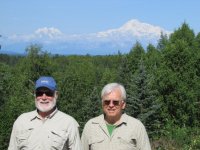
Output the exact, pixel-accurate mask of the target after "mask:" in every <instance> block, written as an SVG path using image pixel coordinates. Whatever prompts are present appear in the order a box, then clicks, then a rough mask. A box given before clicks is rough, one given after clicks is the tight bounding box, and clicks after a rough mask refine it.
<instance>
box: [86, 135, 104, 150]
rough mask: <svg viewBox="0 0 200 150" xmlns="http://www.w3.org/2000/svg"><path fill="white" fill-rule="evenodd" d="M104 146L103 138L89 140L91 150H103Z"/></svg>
mask: <svg viewBox="0 0 200 150" xmlns="http://www.w3.org/2000/svg"><path fill="white" fill-rule="evenodd" d="M103 144H104V138H103V137H102V138H101V137H92V138H91V139H89V150H102V149H103Z"/></svg>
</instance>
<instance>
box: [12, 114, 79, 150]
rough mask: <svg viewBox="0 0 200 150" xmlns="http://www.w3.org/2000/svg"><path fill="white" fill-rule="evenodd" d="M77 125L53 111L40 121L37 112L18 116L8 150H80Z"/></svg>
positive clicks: (73, 120)
mask: <svg viewBox="0 0 200 150" xmlns="http://www.w3.org/2000/svg"><path fill="white" fill-rule="evenodd" d="M78 128H79V125H78V123H77V122H76V120H75V119H74V118H72V117H71V116H69V115H67V114H65V113H63V112H61V111H58V110H55V111H54V112H53V113H52V114H50V115H49V116H48V117H46V118H45V120H44V119H42V118H41V117H40V116H39V115H38V113H37V111H36V110H35V111H32V112H28V113H24V114H22V115H20V116H19V117H18V118H17V120H16V121H15V123H14V125H13V130H12V134H11V138H10V144H9V148H8V150H81V143H80V137H79V131H78Z"/></svg>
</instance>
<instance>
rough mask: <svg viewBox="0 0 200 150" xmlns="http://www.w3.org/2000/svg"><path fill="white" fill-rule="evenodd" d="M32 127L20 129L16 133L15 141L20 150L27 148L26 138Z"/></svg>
mask: <svg viewBox="0 0 200 150" xmlns="http://www.w3.org/2000/svg"><path fill="white" fill-rule="evenodd" d="M32 130H33V129H32V128H30V129H25V130H20V131H17V133H16V142H17V146H18V147H19V149H20V150H23V149H26V148H28V138H29V137H30V135H31V132H32Z"/></svg>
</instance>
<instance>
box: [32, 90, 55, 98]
mask: <svg viewBox="0 0 200 150" xmlns="http://www.w3.org/2000/svg"><path fill="white" fill-rule="evenodd" d="M43 94H45V95H46V96H49V97H53V96H54V92H53V91H36V92H35V95H36V97H39V96H43Z"/></svg>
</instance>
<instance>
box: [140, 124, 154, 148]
mask: <svg viewBox="0 0 200 150" xmlns="http://www.w3.org/2000/svg"><path fill="white" fill-rule="evenodd" d="M138 141H139V147H140V149H141V150H151V145H150V142H149V137H148V135H147V131H146V129H145V126H144V125H143V124H142V123H141V128H140V136H139V140H138Z"/></svg>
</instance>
